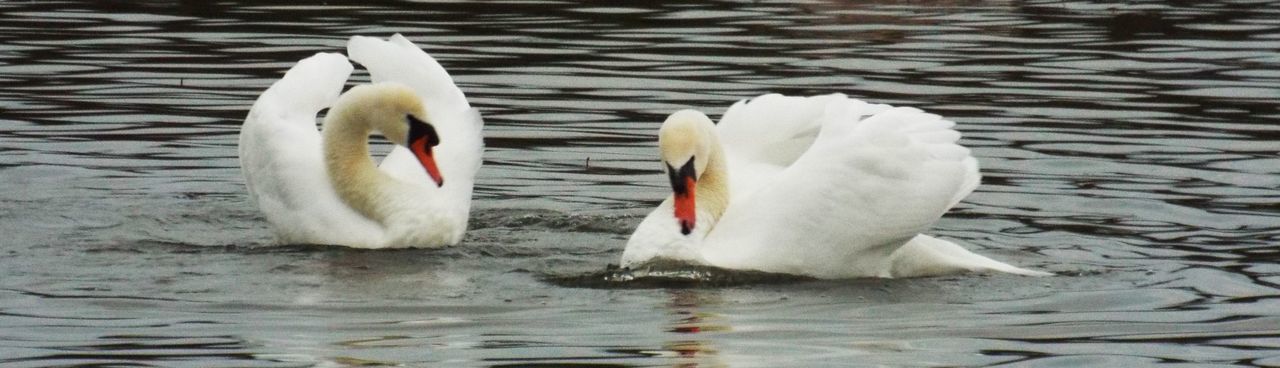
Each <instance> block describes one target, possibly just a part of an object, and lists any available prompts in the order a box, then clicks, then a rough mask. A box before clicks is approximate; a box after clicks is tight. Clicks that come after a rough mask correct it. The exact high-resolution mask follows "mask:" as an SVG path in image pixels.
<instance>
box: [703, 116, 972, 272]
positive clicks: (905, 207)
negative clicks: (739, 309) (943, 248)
mask: <svg viewBox="0 0 1280 368" xmlns="http://www.w3.org/2000/svg"><path fill="white" fill-rule="evenodd" d="M821 109H822V113H821V114H820V118H819V119H818V120H819V121H820V124H821V128H820V132H819V134H818V135H817V137H815V138H814V140H813V143H812V145H811V146H810V147H809V148H808V149H807V150H806V151H804V153H803V154H802V155H801V156H800V157H798V158H797V159H796V160H795V162H794V163H793V164H792V165H790V166H789V167H787V168H786V169H784V170H782V171H780V172H779V173H777V175H775V176H774V177H771V178H766V179H762V180H765V182H763V183H760V184H759V185H758V188H759V189H757V190H755V191H753V192H751V193H746V194H743V195H742V198H740V199H739V198H738V197H736V196H735V199H734V201H733V202H732V203H731V204H730V206H729V208H728V209H727V210H726V212H725V213H724V215H723V217H722V218H721V219H720V222H719V223H718V224H717V225H716V228H715V229H714V230H713V231H712V232H711V233H710V235H708V237H707V239H705V241H704V243H703V247H704V249H705V251H704V252H703V254H704V255H705V256H706V257H707V258H708V260H709V261H710V262H711V263H713V264H716V265H719V266H723V267H730V268H744V269H758V270H764V271H772V272H786V273H794V274H808V275H813V276H819V277H842V276H844V275H884V276H888V275H889V270H888V266H889V265H888V263H887V262H885V261H884V260H886V259H888V257H889V255H890V254H891V253H892V252H893V251H895V250H896V249H898V247H900V246H901V245H902V244H903V243H905V242H906V241H908V240H910V239H911V238H912V237H915V236H916V235H917V234H919V233H920V232H922V231H924V230H926V229H928V228H929V227H930V226H931V225H932V224H933V223H934V222H935V221H937V220H938V218H939V217H941V216H942V214H943V213H944V212H946V210H947V209H948V208H950V207H951V206H952V205H953V204H954V203H955V201H957V200H958V198H962V197H963V196H964V195H967V194H968V192H969V191H972V189H973V188H972V187H973V186H976V183H977V180H978V179H977V166H976V161H975V160H974V159H973V157H971V156H970V155H969V151H968V150H967V149H965V148H964V147H961V146H959V145H957V144H956V139H958V138H959V133H956V132H955V131H954V130H952V129H951V127H952V126H953V125H954V124H953V123H951V122H949V121H946V120H942V119H941V118H940V117H938V116H937V115H933V114H927V113H924V112H921V111H920V110H917V109H913V108H889V107H887V106H885V105H869V104H866V103H864V102H862V101H858V100H853V99H847V98H845V97H844V96H839V98H831V99H829V100H827V101H825V105H824V106H822V107H821ZM731 175H732V174H731Z"/></svg>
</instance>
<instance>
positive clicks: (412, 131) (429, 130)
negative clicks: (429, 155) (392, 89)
mask: <svg viewBox="0 0 1280 368" xmlns="http://www.w3.org/2000/svg"><path fill="white" fill-rule="evenodd" d="M405 118H406V119H407V120H409V142H410V144H412V142H415V141H417V140H419V139H424V138H425V139H426V140H427V146H430V147H435V146H437V145H439V144H440V136H439V135H437V134H436V128H435V127H433V126H431V124H428V123H427V122H425V121H422V120H421V119H418V117H416V116H413V115H405Z"/></svg>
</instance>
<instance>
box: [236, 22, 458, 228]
mask: <svg viewBox="0 0 1280 368" xmlns="http://www.w3.org/2000/svg"><path fill="white" fill-rule="evenodd" d="M348 53H349V54H350V55H351V59H352V60H355V61H357V62H360V63H361V64H362V65H364V66H365V67H366V68H367V69H369V74H370V75H371V77H372V79H373V82H374V84H372V85H365V86H357V87H355V88H352V89H351V90H350V91H348V92H347V93H344V94H342V95H341V96H339V92H341V91H342V87H343V85H344V84H345V83H346V80H347V77H348V76H349V75H350V74H351V71H352V69H353V67H352V65H351V63H350V62H348V61H347V58H346V57H343V56H342V55H340V54H331V53H320V54H316V55H315V56H312V57H310V58H307V59H304V60H302V61H300V62H299V63H298V64H297V65H295V66H294V67H293V68H292V69H290V70H289V72H288V73H286V74H285V76H284V78H282V79H281V80H280V81H278V82H276V83H275V84H273V85H272V86H271V88H269V89H267V91H266V92H263V94H262V96H260V97H259V98H258V100H257V102H255V103H254V105H253V108H252V109H251V110H250V112H249V116H248V117H247V118H246V119H245V123H244V126H243V127H242V128H241V131H240V165H241V169H242V172H243V174H244V177H245V182H246V184H247V186H248V191H249V195H250V198H251V199H253V201H254V202H256V203H257V204H258V207H259V208H260V209H261V210H262V213H263V214H264V215H265V217H266V219H267V221H268V222H269V223H270V224H271V226H272V228H273V230H274V231H275V235H276V241H277V242H278V243H285V244H330V245H345V246H350V247H357V248H399V247H435V246H444V245H452V244H456V243H458V242H459V241H460V240H461V239H462V235H463V233H464V232H465V231H466V227H467V219H468V216H469V212H470V206H471V190H472V185H473V183H474V178H475V173H476V171H477V170H478V169H479V167H480V154H481V151H482V150H483V142H482V138H481V127H482V125H483V122H482V121H481V119H480V115H479V114H478V113H477V112H476V111H475V110H474V109H472V108H471V107H470V105H468V104H467V102H466V99H465V97H464V96H463V95H462V92H461V91H460V90H459V89H458V88H457V87H456V86H455V85H454V84H453V81H452V79H451V78H450V77H449V75H448V74H447V73H446V72H445V71H444V69H443V68H442V67H441V66H440V65H439V64H438V63H436V62H435V60H434V59H432V58H431V57H430V56H428V55H427V54H426V53H424V52H422V51H421V50H420V49H418V48H417V47H416V46H414V45H413V44H412V43H410V42H409V41H408V40H406V39H404V38H403V37H401V36H400V35H396V36H393V37H392V38H391V39H390V40H389V41H383V40H378V39H373V38H367V37H354V38H352V39H351V41H350V43H349V44H348ZM326 107H328V108H330V110H329V113H328V114H327V115H326V117H325V119H324V122H323V130H322V131H317V130H316V125H315V119H316V114H317V113H318V112H319V111H320V110H321V109H324V108H326ZM374 131H376V132H378V133H380V134H381V135H383V136H384V137H385V138H387V139H388V140H390V141H392V142H393V143H395V144H396V146H395V147H394V148H393V149H392V151H391V152H390V153H389V154H388V155H387V156H386V157H385V158H384V159H383V160H382V162H381V164H380V165H378V166H375V164H374V159H373V157H371V156H370V154H369V143H368V139H369V134H370V133H371V132H374ZM406 146H413V147H415V148H414V149H409V148H406Z"/></svg>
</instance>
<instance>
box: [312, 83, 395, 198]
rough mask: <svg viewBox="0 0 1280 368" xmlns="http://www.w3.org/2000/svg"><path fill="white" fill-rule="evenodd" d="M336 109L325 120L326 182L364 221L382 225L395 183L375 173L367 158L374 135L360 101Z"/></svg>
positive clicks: (375, 168) (370, 159) (377, 171)
mask: <svg viewBox="0 0 1280 368" xmlns="http://www.w3.org/2000/svg"><path fill="white" fill-rule="evenodd" d="M346 105H347V106H353V107H350V108H342V107H337V106H335V107H334V108H333V109H331V110H330V113H329V115H328V116H326V117H325V119H324V129H323V131H322V134H323V136H324V163H325V169H326V170H327V171H328V173H329V182H330V183H331V184H333V188H334V190H336V191H337V192H338V196H339V197H340V198H342V200H343V201H344V202H346V203H347V205H348V206H351V208H352V209H355V210H356V211H357V212H360V214H363V215H364V216H365V217H368V218H369V219H372V220H374V221H378V222H380V223H385V220H386V219H385V217H386V215H385V213H386V212H387V211H386V210H385V209H384V208H382V207H383V206H381V205H380V204H382V203H383V202H384V201H385V200H386V197H387V195H385V194H384V193H386V192H387V191H388V190H387V189H388V187H389V186H391V185H394V184H395V182H394V180H395V179H392V178H391V177H390V176H388V175H387V174H385V173H383V172H382V171H380V170H378V167H377V166H376V165H375V164H374V162H373V156H370V155H369V133H371V132H372V131H373V128H372V126H371V125H370V124H369V121H368V116H367V115H369V114H367V113H366V112H365V111H362V108H361V107H359V106H361V105H362V104H361V102H360V101H353V102H352V103H349V104H346Z"/></svg>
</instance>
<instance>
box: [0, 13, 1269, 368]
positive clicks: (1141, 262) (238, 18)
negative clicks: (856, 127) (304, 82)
mask: <svg viewBox="0 0 1280 368" xmlns="http://www.w3.org/2000/svg"><path fill="white" fill-rule="evenodd" d="M661 3H667V2H617V3H612V2H585V3H582V4H579V3H574V2H559V1H550V0H530V1H493V2H477V3H471V2H462V3H455V2H439V3H437V2H430V1H419V2H392V1H341V0H339V1H334V0H331V1H328V2H326V3H325V4H324V5H299V3H297V2H291V1H251V2H240V1H220V2H206V1H132V2H120V1H85V2H80V1H0V86H2V87H0V365H3V366H6V367H10V366H12V367H35V366H189V367H210V366H281V367H305V366H324V367H334V366H421V365H437V366H525V367H529V366H540V365H546V366H558V365H564V364H578V365H580V366H670V365H677V366H720V365H728V366H770V367H772V366H823V365H828V366H862V365H889V366H901V365H906V366H985V365H1002V364H1008V365H1012V366H1144V365H1153V364H1157V363H1199V364H1204V365H1243V366H1272V367H1274V366H1280V290H1278V288H1280V205H1278V204H1277V202H1280V102H1278V101H1280V3H1277V2H1274V1H1210V2H1187V1H1171V2H1138V3H1119V2H1114V3H1113V2H1091V1H965V0H959V1H955V0H947V1H869V2H867V1H860V2H845V1H830V2H823V1H808V2H772V1H744V2H726V1H701V2H691V3H684V4H676V3H672V4H661ZM395 32H400V33H403V34H405V35H406V36H407V37H409V38H410V39H412V40H414V41H415V42H417V43H419V44H420V45H422V46H423V47H424V48H426V49H427V50H428V51H429V52H431V53H432V54H433V55H435V56H436V57H437V58H439V59H440V61H441V62H442V63H443V64H444V65H445V67H446V68H448V69H449V70H450V71H451V72H452V73H453V75H454V77H455V79H456V80H457V82H458V83H459V85H460V86H461V87H462V89H463V90H464V91H465V92H466V93H467V95H468V97H469V98H471V101H472V103H473V105H475V106H477V107H479V108H480V109H481V110H482V112H483V113H484V114H485V117H486V122H487V126H486V135H487V150H486V152H485V155H486V156H485V166H484V168H483V169H482V170H481V174H480V177H479V178H478V183H477V187H476V195H475V207H476V208H475V211H474V212H473V217H472V221H471V224H472V226H471V227H472V229H471V231H470V232H469V233H468V235H467V238H466V240H465V241H464V243H463V245H462V246H459V247H454V248H450V249H443V250H402V251H358V250H348V249H336V248H314V247H268V246H266V245H267V244H268V242H269V241H270V234H269V233H268V231H267V229H266V227H265V223H264V221H263V220H262V218H261V217H260V216H259V214H258V212H257V210H256V208H255V207H254V206H253V205H252V204H251V203H249V202H248V200H247V197H246V195H245V193H244V189H243V183H242V181H241V179H240V176H239V168H238V163H237V160H236V136H237V134H238V132H239V125H240V122H241V119H243V117H244V116H245V114H246V113H247V110H248V108H249V105H250V104H251V103H252V101H253V99H254V98H256V96H257V94H258V93H259V92H260V91H262V90H263V89H265V88H266V87H267V86H268V85H269V84H270V83H271V82H272V81H273V80H275V79H276V78H278V77H279V76H280V75H281V74H282V73H283V71H284V70H286V69H287V68H288V67H289V66H290V65H292V64H293V63H294V62H295V61H296V60H298V59H301V58H303V57H306V56H309V55H310V54H312V53H315V52H319V51H338V50H341V48H342V47H343V46H344V44H345V40H346V38H348V37H350V36H352V35H357V34H359V35H377V36H384V37H385V36H388V35H390V34H392V33H395ZM356 78H357V79H362V80H363V79H366V78H367V75H364V74H359V73H358V74H357V75H356ZM765 92H781V93H787V94H818V93H828V92H843V93H846V94H849V95H851V96H854V97H857V98H861V99H866V100H872V101H877V102H885V103H891V104H896V105H908V106H916V107H920V108H923V109H926V110H929V111H932V112H936V113H939V114H942V115H944V116H947V117H950V118H953V119H954V120H956V121H957V122H958V123H959V126H958V129H959V130H960V131H961V132H962V133H963V134H964V139H963V141H962V142H963V143H964V144H965V145H967V146H969V147H972V148H973V149H974V153H975V156H977V157H978V158H979V160H980V161H981V163H982V166H983V172H984V174H985V178H984V184H983V185H982V186H981V187H979V188H978V190H977V192H976V193H974V194H973V195H972V196H970V197H969V198H968V199H967V200H966V201H964V202H962V203H961V204H960V205H959V206H958V207H957V208H956V209H954V210H953V211H952V212H951V213H949V214H948V215H947V216H946V217H945V218H943V220H942V221H941V222H940V223H939V224H938V225H937V227H936V230H935V231H934V233H935V234H937V235H939V236H942V237H946V238H950V239H955V240H957V241H959V242H962V243H964V244H967V246H968V247H970V248H973V249H976V250H978V251H980V252H981V253H984V254H988V255H991V256H992V257H994V258H998V259H1002V260H1006V261H1008V262H1010V263H1014V264H1018V265H1023V266H1026V267H1031V268H1037V269H1044V270H1049V271H1053V272H1056V273H1060V274H1062V276H1058V277H1052V278H1025V277H1013V276H965V277H945V278H926V279H908V280H875V279H868V280H844V281H803V280H773V282H759V283H755V282H748V283H728V284H724V285H703V287H693V288H684V287H656V288H599V287H586V286H599V285H591V284H589V283H584V284H574V283H572V282H566V281H565V280H571V279H572V278H573V277H575V276H578V275H583V274H585V273H589V272H596V271H600V270H603V269H604V267H605V265H606V264H608V263H610V262H616V261H617V258H618V256H619V255H620V254H621V250H622V247H623V243H624V242H625V238H626V236H627V235H628V234H629V233H630V231H631V229H632V228H633V227H634V226H635V225H636V224H637V223H638V222H639V219H640V216H642V215H643V214H644V213H646V211H647V210H648V208H650V207H652V206H653V205H655V204H656V203H657V201H658V200H659V199H660V198H661V197H662V196H663V195H664V192H666V191H667V190H669V189H667V188H665V187H664V182H663V177H662V176H661V175H660V173H659V171H658V168H659V166H658V164H657V163H656V161H655V157H654V156H655V153H656V152H655V151H656V150H655V148H654V142H655V130H656V129H657V126H658V124H659V122H660V121H661V120H662V119H663V118H664V117H665V115H666V114H667V113H670V112H672V111H674V110H676V109H680V108H687V107H694V108H699V109H702V110H703V111H707V112H708V113H709V114H711V115H712V116H713V117H715V116H718V115H719V114H720V113H722V112H723V111H724V109H725V108H726V107H728V106H729V104H731V103H732V102H733V101H736V100H738V99H741V98H745V97H750V96H754V95H758V94H762V93H765ZM588 160H589V164H588ZM649 286H654V285H649ZM656 286H672V285H656Z"/></svg>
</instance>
